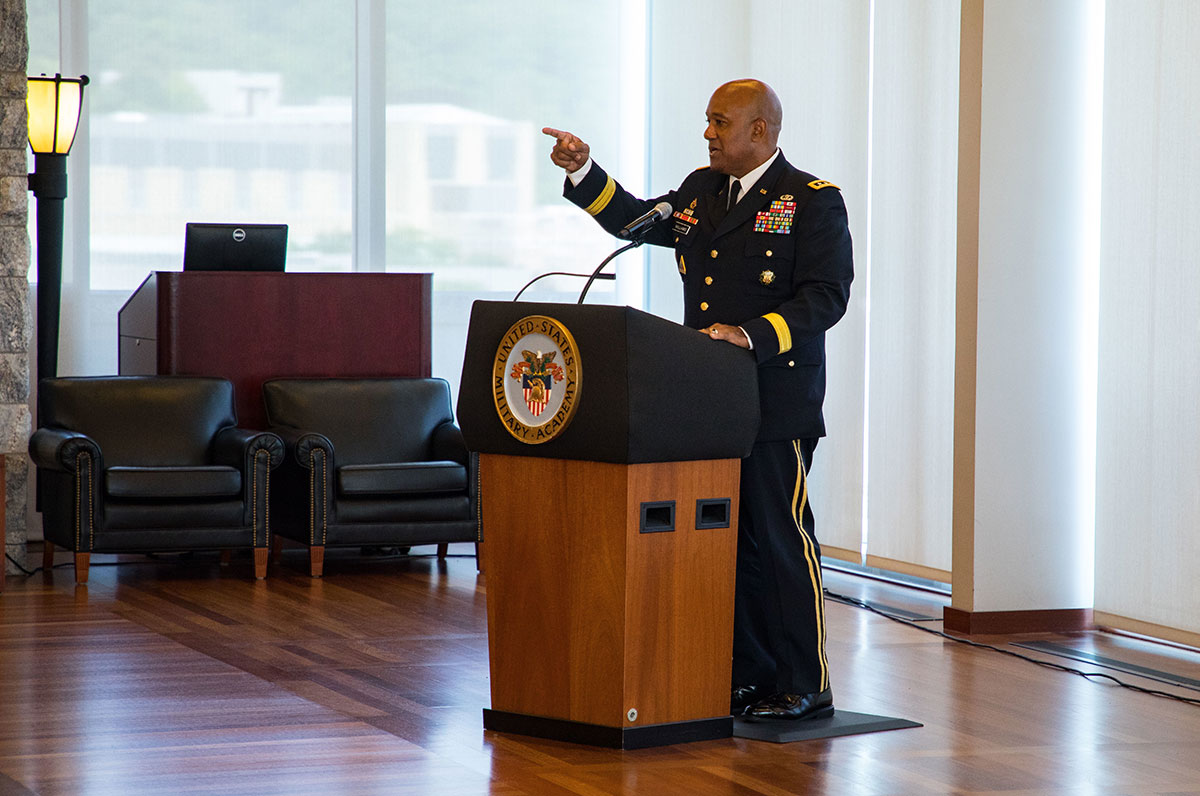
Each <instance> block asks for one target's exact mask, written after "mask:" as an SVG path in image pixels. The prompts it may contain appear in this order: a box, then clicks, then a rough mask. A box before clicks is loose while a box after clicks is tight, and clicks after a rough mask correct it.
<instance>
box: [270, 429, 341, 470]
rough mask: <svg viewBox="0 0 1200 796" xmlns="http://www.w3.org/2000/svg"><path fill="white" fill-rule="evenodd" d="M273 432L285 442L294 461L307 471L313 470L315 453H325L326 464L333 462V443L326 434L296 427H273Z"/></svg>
mask: <svg viewBox="0 0 1200 796" xmlns="http://www.w3.org/2000/svg"><path fill="white" fill-rule="evenodd" d="M271 431H272V433H275V434H278V435H279V438H280V439H282V440H283V444H284V445H285V446H286V447H287V450H288V452H289V453H290V454H291V457H292V461H294V462H296V464H298V465H300V466H301V467H303V468H304V469H306V470H309V469H312V463H313V456H312V454H313V452H314V451H320V452H322V453H324V454H325V461H326V462H332V461H333V443H332V442H330V441H329V438H328V437H326V436H325V435H324V434H318V433H316V432H315V431H305V430H304V429H302V428H296V427H295V426H271Z"/></svg>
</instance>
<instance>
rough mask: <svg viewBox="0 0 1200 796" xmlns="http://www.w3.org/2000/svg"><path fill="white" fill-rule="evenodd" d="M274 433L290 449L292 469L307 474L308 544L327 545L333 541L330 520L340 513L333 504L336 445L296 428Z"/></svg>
mask: <svg viewBox="0 0 1200 796" xmlns="http://www.w3.org/2000/svg"><path fill="white" fill-rule="evenodd" d="M271 431H273V432H274V433H276V434H278V435H279V437H280V439H282V440H283V442H284V444H285V445H287V450H288V453H289V458H290V462H289V463H288V467H289V468H292V467H299V468H300V470H301V471H302V472H305V473H306V475H305V476H304V479H303V480H305V481H306V482H307V486H306V488H305V490H304V494H305V496H306V497H307V502H308V543H309V544H310V545H324V544H325V542H326V540H327V539H328V537H329V522H330V516H331V515H332V514H333V513H334V512H335V511H336V507H335V506H334V503H333V501H332V495H333V443H332V442H330V441H329V438H328V437H326V436H325V435H324V434H318V433H316V432H315V431H306V430H304V429H302V428H296V427H294V426H271Z"/></svg>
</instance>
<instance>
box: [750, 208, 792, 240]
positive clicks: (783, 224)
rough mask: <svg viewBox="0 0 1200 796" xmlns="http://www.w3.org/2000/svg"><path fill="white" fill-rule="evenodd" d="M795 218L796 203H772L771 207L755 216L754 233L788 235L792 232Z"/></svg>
mask: <svg viewBox="0 0 1200 796" xmlns="http://www.w3.org/2000/svg"><path fill="white" fill-rule="evenodd" d="M795 216H796V203H795V202H785V201H783V200H782V199H780V200H777V201H774V202H771V206H770V207H768V208H767V209H766V210H760V211H758V214H757V215H755V216H754V231H755V232H774V233H777V234H780V235H786V234H788V233H789V232H791V231H792V220H793V219H794V218H795Z"/></svg>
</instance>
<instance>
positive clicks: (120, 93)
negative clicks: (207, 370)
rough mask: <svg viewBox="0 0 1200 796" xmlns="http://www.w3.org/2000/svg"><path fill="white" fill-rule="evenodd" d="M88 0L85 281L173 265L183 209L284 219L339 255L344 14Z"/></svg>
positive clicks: (294, 6) (300, 243)
mask: <svg viewBox="0 0 1200 796" xmlns="http://www.w3.org/2000/svg"><path fill="white" fill-rule="evenodd" d="M279 12H280V6H278V5H276V4H269V3H244V2H237V0H173V2H171V3H160V2H155V1H154V0H90V1H89V3H88V42H89V49H90V61H91V63H90V65H89V69H90V70H91V74H92V85H91V87H90V89H89V92H88V105H89V110H90V111H91V151H90V155H91V196H90V199H91V202H90V211H91V256H90V259H91V264H90V269H89V270H90V287H91V289H92V290H117V291H129V290H132V289H133V288H135V287H137V285H138V284H139V283H140V282H141V281H142V279H144V278H145V276H146V274H147V273H148V272H150V271H154V270H175V269H178V268H179V267H180V264H181V262H182V252H183V229H184V224H185V223H186V222H188V221H225V222H272V223H286V224H288V225H289V247H288V248H289V250H288V269H289V270H292V271H311V270H322V271H329V270H349V268H350V230H351V218H350V206H351V202H350V190H351V186H350V182H351V180H350V175H351V136H350V122H351V119H350V97H351V93H352V90H353V67H352V64H353V56H354V50H353V47H354V37H353V18H352V17H351V16H348V15H347V14H346V13H345V9H344V8H343V6H342V4H336V3H327V2H320V1H319V0H297V2H292V3H289V4H288V13H286V14H284V13H279Z"/></svg>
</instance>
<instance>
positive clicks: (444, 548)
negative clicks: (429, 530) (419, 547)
mask: <svg viewBox="0 0 1200 796" xmlns="http://www.w3.org/2000/svg"><path fill="white" fill-rule="evenodd" d="M449 549H450V545H448V544H447V543H445V542H442V543H441V544H440V545H438V558H445V557H446V551H447V550H449Z"/></svg>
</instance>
